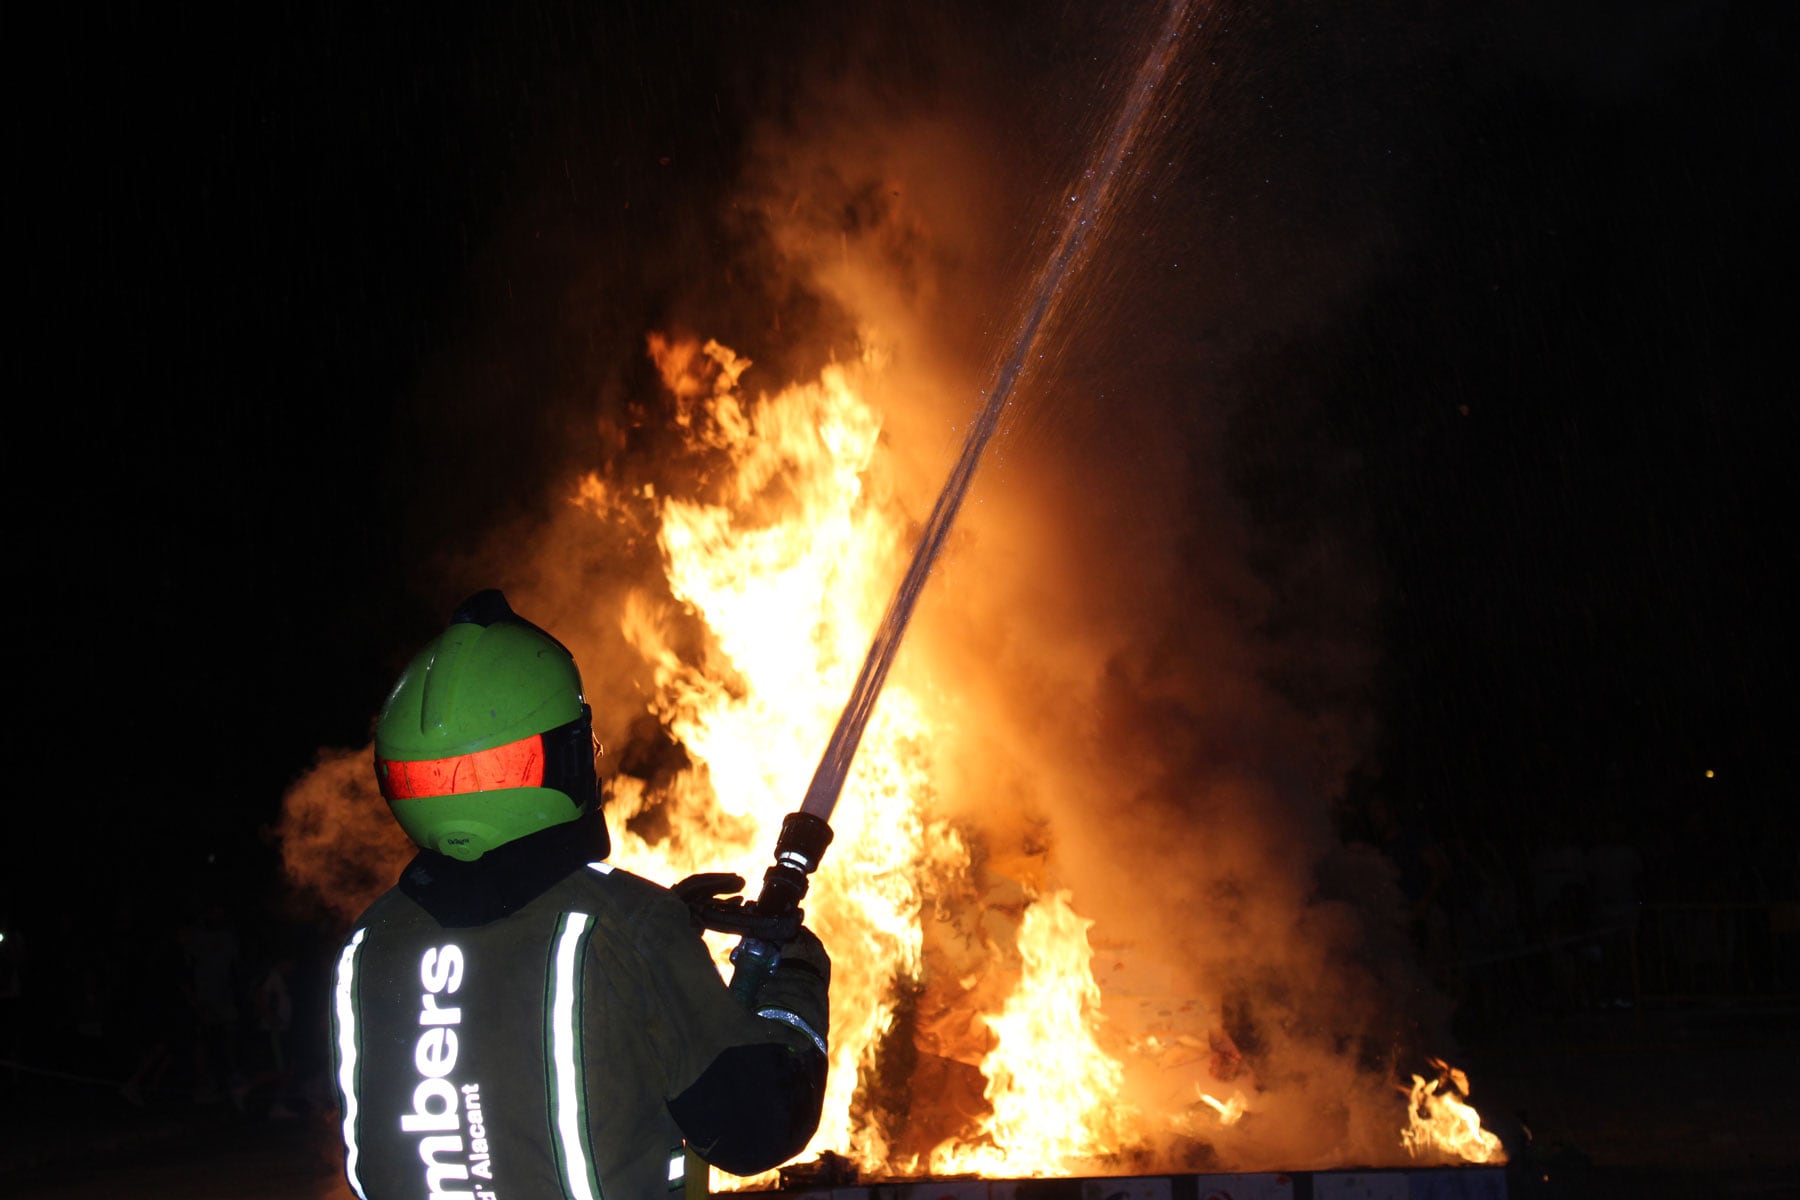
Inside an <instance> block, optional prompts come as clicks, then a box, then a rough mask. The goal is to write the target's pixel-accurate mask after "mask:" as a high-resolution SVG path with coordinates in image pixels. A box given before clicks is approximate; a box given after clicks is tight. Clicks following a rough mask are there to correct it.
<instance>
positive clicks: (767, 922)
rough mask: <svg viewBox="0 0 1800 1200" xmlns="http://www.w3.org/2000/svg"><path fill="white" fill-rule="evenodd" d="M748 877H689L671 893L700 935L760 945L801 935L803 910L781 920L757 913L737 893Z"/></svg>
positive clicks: (720, 874) (719, 873) (711, 874)
mask: <svg viewBox="0 0 1800 1200" xmlns="http://www.w3.org/2000/svg"><path fill="white" fill-rule="evenodd" d="M743 888H744V877H743V876H742V875H732V874H728V873H726V872H723V871H714V872H708V873H706V874H702V875H689V876H688V877H687V878H686V879H683V880H682V881H681V882H680V883H678V884H676V885H675V886H674V887H672V888H670V889H669V890H670V891H672V892H674V893H675V894H676V895H677V896H679V897H680V898H681V900H682V901H683V902H684V903H685V904H686V905H687V906H688V915H689V916H690V917H691V918H693V922H694V929H695V931H696V932H699V931H701V930H706V929H711V930H714V931H715V932H718V933H723V934H726V935H728V936H731V937H749V938H756V939H758V940H759V941H764V942H773V943H775V944H776V945H777V946H779V945H782V944H784V943H785V942H787V941H788V940H789V939H791V938H792V937H793V936H794V935H795V934H796V933H798V932H799V931H800V922H801V921H802V920H804V919H805V914H804V913H803V912H801V911H800V910H799V909H795V910H794V911H793V912H790V913H784V914H782V915H781V916H779V917H768V916H764V915H763V914H761V913H759V912H757V910H756V905H754V904H748V903H746V902H745V901H744V898H743V897H742V896H740V895H736V894H735V893H737V892H741V891H743Z"/></svg>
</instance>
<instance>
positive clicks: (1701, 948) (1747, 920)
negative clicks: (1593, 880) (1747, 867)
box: [1633, 902, 1800, 1001]
mask: <svg viewBox="0 0 1800 1200" xmlns="http://www.w3.org/2000/svg"><path fill="white" fill-rule="evenodd" d="M1633 941H1634V943H1635V945H1634V952H1633V962H1634V964H1635V974H1636V976H1637V992H1638V995H1639V996H1640V997H1642V998H1643V999H1646V1000H1652V999H1655V1000H1669V1001H1681V1000H1728V999H1792V998H1795V997H1800V902H1787V903H1774V904H1653V905H1646V906H1645V908H1644V911H1643V914H1642V917H1641V918H1640V920H1639V924H1638V928H1637V929H1636V930H1635V936H1634V937H1633Z"/></svg>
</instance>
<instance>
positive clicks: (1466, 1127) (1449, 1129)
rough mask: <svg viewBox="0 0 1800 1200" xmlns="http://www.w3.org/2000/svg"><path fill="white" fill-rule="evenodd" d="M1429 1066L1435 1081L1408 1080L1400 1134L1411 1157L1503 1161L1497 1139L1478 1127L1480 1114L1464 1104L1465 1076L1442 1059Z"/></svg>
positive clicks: (1467, 1083)
mask: <svg viewBox="0 0 1800 1200" xmlns="http://www.w3.org/2000/svg"><path fill="white" fill-rule="evenodd" d="M1431 1065H1432V1066H1434V1067H1436V1068H1437V1069H1438V1076H1437V1078H1436V1079H1430V1080H1427V1079H1424V1078H1421V1077H1420V1076H1418V1075H1414V1076H1413V1077H1412V1090H1411V1092H1410V1094H1409V1095H1408V1103H1407V1116H1408V1118H1409V1124H1408V1126H1407V1128H1406V1130H1405V1132H1403V1133H1402V1134H1401V1135H1400V1138H1401V1141H1402V1142H1403V1143H1404V1144H1405V1146H1406V1149H1407V1151H1408V1152H1409V1153H1410V1154H1412V1156H1413V1157H1414V1158H1427V1157H1447V1158H1452V1159H1461V1160H1463V1161H1464V1162H1473V1163H1485V1162H1503V1161H1505V1157H1504V1154H1503V1152H1502V1151H1501V1148H1500V1139H1499V1138H1497V1137H1495V1136H1494V1135H1493V1134H1492V1133H1489V1132H1488V1131H1487V1130H1485V1129H1483V1128H1482V1127H1481V1114H1480V1113H1478V1112H1476V1111H1475V1109H1474V1108H1473V1107H1472V1106H1470V1104H1469V1102H1468V1099H1467V1097H1468V1095H1469V1077H1468V1076H1467V1075H1465V1074H1463V1073H1462V1072H1461V1071H1460V1070H1458V1069H1457V1068H1455V1067H1452V1066H1450V1065H1449V1064H1448V1063H1446V1062H1444V1061H1443V1060H1442V1059H1437V1058H1434V1059H1432V1060H1431Z"/></svg>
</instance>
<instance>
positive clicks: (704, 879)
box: [669, 871, 744, 929]
mask: <svg viewBox="0 0 1800 1200" xmlns="http://www.w3.org/2000/svg"><path fill="white" fill-rule="evenodd" d="M669 890H670V891H671V892H674V893H675V894H676V895H677V896H678V897H680V898H681V901H682V903H684V904H686V905H687V906H688V912H689V914H691V915H692V916H693V918H694V928H695V929H710V928H711V926H709V925H708V924H707V923H706V920H705V916H706V912H707V910H708V909H710V908H714V907H719V906H723V905H724V904H725V900H724V897H726V896H731V897H733V899H735V900H736V901H737V902H738V903H739V904H742V903H743V897H742V896H738V895H737V894H736V893H738V892H741V891H743V890H744V877H743V876H742V875H733V874H731V873H730V872H729V871H708V872H705V873H704V874H700V875H689V876H688V877H687V878H686V879H684V880H682V881H681V882H680V883H678V884H676V885H675V886H674V887H672V888H670V889H669Z"/></svg>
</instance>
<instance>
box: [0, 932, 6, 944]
mask: <svg viewBox="0 0 1800 1200" xmlns="http://www.w3.org/2000/svg"><path fill="white" fill-rule="evenodd" d="M5 940H6V935H5V934H4V933H0V942H4V941H5Z"/></svg>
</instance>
